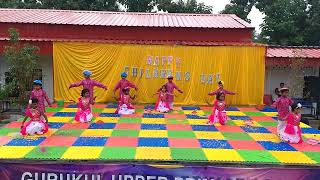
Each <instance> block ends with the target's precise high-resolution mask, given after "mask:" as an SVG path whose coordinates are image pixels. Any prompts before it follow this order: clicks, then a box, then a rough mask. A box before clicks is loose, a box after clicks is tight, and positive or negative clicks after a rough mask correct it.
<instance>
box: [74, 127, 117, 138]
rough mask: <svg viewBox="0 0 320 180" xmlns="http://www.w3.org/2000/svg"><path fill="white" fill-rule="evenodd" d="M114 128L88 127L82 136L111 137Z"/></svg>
mask: <svg viewBox="0 0 320 180" xmlns="http://www.w3.org/2000/svg"><path fill="white" fill-rule="evenodd" d="M111 133H112V129H86V130H84V131H83V133H82V134H81V135H80V136H83V137H110V136H111Z"/></svg>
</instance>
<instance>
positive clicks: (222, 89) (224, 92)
mask: <svg viewBox="0 0 320 180" xmlns="http://www.w3.org/2000/svg"><path fill="white" fill-rule="evenodd" d="M223 85H224V82H223V81H219V82H218V86H219V88H218V89H217V90H215V91H213V92H211V93H209V95H210V96H214V95H217V94H218V93H223V94H230V95H235V94H236V93H234V92H231V91H228V90H225V89H224V88H223Z"/></svg>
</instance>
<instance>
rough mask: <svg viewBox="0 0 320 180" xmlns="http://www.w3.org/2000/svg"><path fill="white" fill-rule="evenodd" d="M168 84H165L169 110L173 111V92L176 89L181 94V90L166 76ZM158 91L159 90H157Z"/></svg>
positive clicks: (171, 78)
mask: <svg viewBox="0 0 320 180" xmlns="http://www.w3.org/2000/svg"><path fill="white" fill-rule="evenodd" d="M167 79H168V82H167V83H166V84H165V86H166V87H167V90H168V103H169V107H170V109H173V101H174V94H173V91H174V90H175V89H176V90H177V91H179V92H180V93H183V91H182V90H181V89H179V88H178V86H177V85H176V84H175V83H174V82H173V76H168V78H167ZM159 91H160V89H159Z"/></svg>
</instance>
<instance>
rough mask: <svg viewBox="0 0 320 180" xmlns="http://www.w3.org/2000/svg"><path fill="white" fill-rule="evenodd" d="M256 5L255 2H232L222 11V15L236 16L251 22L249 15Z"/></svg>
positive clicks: (233, 0)
mask: <svg viewBox="0 0 320 180" xmlns="http://www.w3.org/2000/svg"><path fill="white" fill-rule="evenodd" d="M254 4H255V0H231V1H230V4H227V5H226V7H225V9H224V10H223V11H221V13H222V14H235V15H237V16H238V17H240V18H241V19H244V20H246V21H248V22H250V19H248V14H249V13H250V11H251V9H252V7H253V6H254Z"/></svg>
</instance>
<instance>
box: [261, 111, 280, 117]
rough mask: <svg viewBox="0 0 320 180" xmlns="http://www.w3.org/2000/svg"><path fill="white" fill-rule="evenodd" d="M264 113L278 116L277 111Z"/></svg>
mask: <svg viewBox="0 0 320 180" xmlns="http://www.w3.org/2000/svg"><path fill="white" fill-rule="evenodd" d="M263 114H265V115H266V116H272V117H273V116H278V113H277V112H263Z"/></svg>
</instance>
